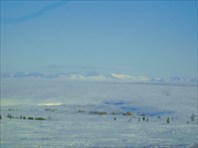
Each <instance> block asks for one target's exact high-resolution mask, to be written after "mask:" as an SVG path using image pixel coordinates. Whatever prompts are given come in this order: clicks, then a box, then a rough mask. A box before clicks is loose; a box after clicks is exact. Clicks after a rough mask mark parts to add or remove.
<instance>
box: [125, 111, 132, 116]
mask: <svg viewBox="0 0 198 148" xmlns="http://www.w3.org/2000/svg"><path fill="white" fill-rule="evenodd" d="M123 115H124V116H132V113H131V112H126V113H123Z"/></svg>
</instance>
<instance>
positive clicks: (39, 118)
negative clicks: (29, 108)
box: [35, 117, 46, 120]
mask: <svg viewBox="0 0 198 148" xmlns="http://www.w3.org/2000/svg"><path fill="white" fill-rule="evenodd" d="M35 120H46V119H45V118H42V117H35Z"/></svg>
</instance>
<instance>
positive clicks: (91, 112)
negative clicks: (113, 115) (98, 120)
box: [89, 111, 107, 115]
mask: <svg viewBox="0 0 198 148" xmlns="http://www.w3.org/2000/svg"><path fill="white" fill-rule="evenodd" d="M89 114H93V115H106V114H107V112H101V111H90V112H89Z"/></svg>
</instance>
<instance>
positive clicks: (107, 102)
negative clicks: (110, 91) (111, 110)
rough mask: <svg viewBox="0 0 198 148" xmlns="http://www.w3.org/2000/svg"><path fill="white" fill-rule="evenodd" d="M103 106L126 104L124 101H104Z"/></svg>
mask: <svg viewBox="0 0 198 148" xmlns="http://www.w3.org/2000/svg"><path fill="white" fill-rule="evenodd" d="M103 103H104V104H107V105H124V104H126V102H124V101H115V102H114V101H105V102H103Z"/></svg>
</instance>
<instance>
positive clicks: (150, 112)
mask: <svg viewBox="0 0 198 148" xmlns="http://www.w3.org/2000/svg"><path fill="white" fill-rule="evenodd" d="M120 109H121V110H123V111H129V112H133V113H135V114H137V115H140V116H151V117H153V116H164V115H169V114H172V113H173V112H171V111H159V110H157V109H153V108H144V107H136V106H135V107H134V106H122V107H120Z"/></svg>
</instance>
